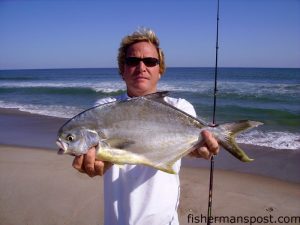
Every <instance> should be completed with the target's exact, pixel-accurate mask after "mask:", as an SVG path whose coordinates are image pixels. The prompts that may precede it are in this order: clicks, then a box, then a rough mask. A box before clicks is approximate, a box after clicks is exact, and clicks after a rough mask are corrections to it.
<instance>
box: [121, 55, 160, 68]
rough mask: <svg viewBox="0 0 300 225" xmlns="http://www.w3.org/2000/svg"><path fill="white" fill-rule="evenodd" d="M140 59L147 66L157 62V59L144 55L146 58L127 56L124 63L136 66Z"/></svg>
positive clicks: (152, 65)
mask: <svg viewBox="0 0 300 225" xmlns="http://www.w3.org/2000/svg"><path fill="white" fill-rule="evenodd" d="M141 61H142V62H143V63H144V64H145V66H147V67H154V66H156V65H158V64H159V60H158V59H156V58H152V57H146V58H137V57H127V58H126V59H125V63H126V65H127V66H137V65H139V63H140V62H141Z"/></svg>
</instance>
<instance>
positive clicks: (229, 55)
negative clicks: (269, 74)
mask: <svg viewBox="0 0 300 225" xmlns="http://www.w3.org/2000/svg"><path fill="white" fill-rule="evenodd" d="M216 11H217V0H151V1H150V0H110V1H106V0H103V1H102V0H98V1H96V0H93V1H92V0H81V1H80V0H78V1H76V0H73V1H71V0H48V1H47V0H0V69H2V70H3V69H46V68H111V67H117V60H116V58H117V50H118V48H119V45H120V41H121V39H122V38H123V37H124V36H125V35H128V34H130V33H132V32H133V31H134V30H136V29H137V28H138V27H148V28H151V29H153V30H154V31H155V32H156V34H157V35H158V37H159V39H160V43H161V47H162V49H163V51H164V53H165V57H166V65H167V67H213V66H214V65H215V49H216ZM218 65H219V66H220V67H275V68H282V67H285V68H300V0H220V21H219V63H218Z"/></svg>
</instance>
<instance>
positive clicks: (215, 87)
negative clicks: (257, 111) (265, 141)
mask: <svg viewBox="0 0 300 225" xmlns="http://www.w3.org/2000/svg"><path fill="white" fill-rule="evenodd" d="M219 20H220V18H219V0H218V6H217V37H216V63H215V83H214V108H213V124H216V106H217V92H218V88H217V85H218V51H219ZM213 178H214V156H212V157H211V159H210V173H209V192H208V209H207V225H210V224H211V218H212V216H211V213H212V194H213V180H214V179H213Z"/></svg>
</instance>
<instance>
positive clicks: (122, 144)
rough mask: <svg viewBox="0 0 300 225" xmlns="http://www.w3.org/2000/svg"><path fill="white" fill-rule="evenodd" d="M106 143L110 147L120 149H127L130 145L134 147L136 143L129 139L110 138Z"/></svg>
mask: <svg viewBox="0 0 300 225" xmlns="http://www.w3.org/2000/svg"><path fill="white" fill-rule="evenodd" d="M105 142H106V143H107V144H109V145H110V147H112V148H118V149H126V148H128V147H129V146H130V145H133V144H134V143H135V142H134V141H132V140H128V139H122V138H110V139H106V140H105Z"/></svg>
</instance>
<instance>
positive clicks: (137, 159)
mask: <svg viewBox="0 0 300 225" xmlns="http://www.w3.org/2000/svg"><path fill="white" fill-rule="evenodd" d="M167 96H168V92H156V93H154V94H149V95H145V96H140V97H133V98H130V99H127V100H121V101H113V102H109V103H105V104H101V105H97V106H95V107H92V108H90V109H87V110H85V111H83V112H81V113H79V114H78V115H76V116H74V117H73V118H71V119H70V120H69V121H67V122H66V123H65V124H64V125H62V127H61V128H60V129H59V130H58V133H57V141H56V144H57V145H58V147H59V152H58V153H59V154H69V155H74V156H79V155H82V154H85V153H87V151H88V150H89V149H90V148H92V147H96V159H98V160H102V161H108V162H111V163H114V164H118V165H124V164H142V165H146V166H150V167H153V168H155V169H158V170H161V171H164V172H167V173H171V174H174V173H175V171H174V169H173V165H174V163H175V162H176V161H177V160H179V159H181V158H182V157H184V156H186V155H188V154H189V153H190V152H192V151H193V150H195V149H197V148H198V147H199V146H200V144H201V142H202V137H201V135H200V132H201V131H203V130H208V131H210V132H211V133H212V134H213V135H214V137H215V138H216V140H217V141H218V143H219V145H220V146H222V147H223V148H224V149H225V150H227V151H228V152H229V153H231V154H232V155H233V156H234V157H236V158H237V159H239V160H240V161H243V162H250V161H252V160H253V159H251V158H249V157H248V155H247V154H246V153H245V152H244V151H243V150H242V149H241V148H240V147H239V146H238V145H237V143H236V141H235V136H236V135H237V134H239V133H240V132H242V131H245V130H248V129H250V128H253V127H257V126H259V125H261V124H262V123H261V122H258V121H250V120H242V121H237V122H233V123H224V124H220V125H209V124H208V123H206V122H205V121H204V120H202V119H201V118H196V117H193V116H191V115H189V114H188V113H186V112H184V111H182V110H180V109H178V108H176V107H174V106H172V105H170V104H168V103H167V102H166V101H165V100H164V98H165V97H167Z"/></svg>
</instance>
